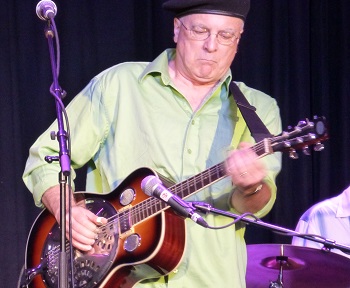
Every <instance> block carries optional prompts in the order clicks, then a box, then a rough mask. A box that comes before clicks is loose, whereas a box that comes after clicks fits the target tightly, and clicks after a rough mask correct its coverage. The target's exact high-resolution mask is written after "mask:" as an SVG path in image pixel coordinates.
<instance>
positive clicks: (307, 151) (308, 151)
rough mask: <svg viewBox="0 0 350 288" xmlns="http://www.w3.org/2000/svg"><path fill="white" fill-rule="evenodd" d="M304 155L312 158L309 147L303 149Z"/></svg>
mask: <svg viewBox="0 0 350 288" xmlns="http://www.w3.org/2000/svg"><path fill="white" fill-rule="evenodd" d="M303 153H304V155H306V156H310V154H311V153H310V148H309V146H305V147H303Z"/></svg>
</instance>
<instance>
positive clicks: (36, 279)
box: [22, 168, 186, 288]
mask: <svg viewBox="0 0 350 288" xmlns="http://www.w3.org/2000/svg"><path fill="white" fill-rule="evenodd" d="M152 174H153V175H154V174H155V173H154V172H153V171H152V170H151V169H148V168H140V169H138V170H136V171H134V172H133V173H132V174H130V175H129V176H128V177H127V178H126V179H125V180H124V181H123V182H122V183H121V184H120V185H119V186H118V187H117V188H116V189H115V190H114V191H112V192H111V193H109V194H107V195H97V194H85V204H86V207H87V209H89V210H91V211H92V212H93V213H95V214H96V215H99V216H103V217H106V218H107V219H109V221H108V223H107V225H104V227H102V228H100V232H99V233H98V239H97V240H96V242H95V244H94V246H93V250H94V252H93V253H90V254H86V253H85V254H84V253H82V252H80V251H79V250H74V251H73V258H74V268H73V270H74V273H73V275H74V283H75V286H74V287H84V288H91V287H106V288H108V287H132V286H133V285H134V284H135V283H137V282H140V281H141V280H143V279H147V278H158V277H160V276H163V275H166V274H168V273H169V272H171V271H172V270H174V269H175V268H176V267H177V265H178V264H179V262H180V260H181V258H182V255H183V251H184V248H185V236H186V235H185V221H184V219H183V218H181V217H179V216H177V215H176V214H174V213H173V212H172V210H169V209H165V211H162V210H160V211H159V212H158V213H155V214H152V213H151V214H152V215H151V216H150V217H144V215H143V210H144V208H142V210H141V209H138V208H137V207H138V205H139V204H140V203H141V204H143V205H144V204H145V203H146V204H147V203H148V202H150V201H153V200H156V199H152V198H149V196H147V195H146V194H145V193H143V191H142V189H141V181H142V180H143V179H144V178H145V177H147V176H149V175H152ZM97 196H98V197H97ZM145 201H146V202H145ZM147 201H148V202H147ZM156 201H157V202H159V200H156ZM150 203H152V202H150ZM141 218H142V221H139V219H141ZM134 223H136V224H134ZM67 244H68V242H67ZM67 249H68V246H67ZM59 250H60V229H59V226H58V225H57V222H56V220H55V218H54V217H53V216H52V215H51V213H50V212H49V211H48V210H43V211H42V212H41V213H40V215H39V216H38V217H37V219H36V220H35V222H34V224H33V226H32V229H31V231H30V234H29V237H28V240H27V247H26V260H25V266H26V267H25V268H26V271H27V272H26V273H27V276H26V282H30V283H25V284H26V285H22V287H30V288H44V287H50V288H56V287H57V288H58V287H59V284H58V280H59V279H58V275H59V274H58V268H57V267H59ZM67 262H69V261H67ZM67 264H69V263H67ZM68 266H69V265H68ZM69 267H70V266H69ZM68 269H69V268H68ZM70 270H71V269H69V271H70ZM69 278H70V277H69ZM69 282H71V280H70V279H69ZM70 286H71V285H70Z"/></svg>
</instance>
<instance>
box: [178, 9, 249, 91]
mask: <svg viewBox="0 0 350 288" xmlns="http://www.w3.org/2000/svg"><path fill="white" fill-rule="evenodd" d="M181 22H182V23H181ZM243 26H244V23H243V21H242V20H241V19H239V18H235V17H229V16H222V15H214V14H192V15H187V16H184V17H182V18H181V19H176V18H175V20H174V41H175V43H177V53H176V59H175V63H176V70H177V71H178V72H179V73H181V74H182V75H183V76H184V77H185V78H187V79H188V80H190V81H192V82H195V83H197V84H204V83H206V84H211V83H216V82H217V81H218V80H219V79H220V78H221V77H222V76H223V75H224V74H225V73H226V72H227V70H228V69H229V67H230V65H231V63H232V61H233V59H234V57H235V55H236V52H237V46H238V42H239V39H238V38H240V35H241V33H242V32H243ZM185 27H186V28H187V29H186V28H185ZM190 30H192V31H190ZM202 32H203V33H205V34H206V35H208V34H209V33H210V36H209V37H208V38H207V39H205V40H197V39H195V37H196V35H200V34H201V33H202ZM218 33H219V34H220V35H217V34H218ZM194 34H196V35H194ZM226 35H228V36H230V35H234V36H235V37H233V38H232V42H230V43H229V44H228V45H223V44H220V40H222V39H223V37H222V36H226ZM219 37H220V38H221V39H218V38H219ZM202 38H203V37H202ZM221 42H223V41H221ZM226 44H227V43H226Z"/></svg>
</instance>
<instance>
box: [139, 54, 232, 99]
mask: <svg viewBox="0 0 350 288" xmlns="http://www.w3.org/2000/svg"><path fill="white" fill-rule="evenodd" d="M175 54H176V50H175V49H174V48H170V49H166V50H165V51H164V52H163V53H161V54H160V55H159V56H158V57H157V58H156V59H154V60H153V61H152V62H150V63H149V64H148V65H147V66H146V68H145V70H144V71H143V72H142V73H141V75H140V77H139V81H140V83H142V82H143V81H144V80H145V78H146V76H148V75H151V74H158V75H160V77H161V80H162V82H163V84H164V85H169V84H170V82H171V79H170V75H169V70H168V63H169V61H170V60H172V59H174V58H175ZM231 80H232V73H231V70H230V69H229V70H228V71H227V72H226V74H225V75H224V77H222V80H221V81H220V82H221V83H223V84H224V85H225V86H226V90H229V84H230V82H231ZM228 95H229V94H227V96H228Z"/></svg>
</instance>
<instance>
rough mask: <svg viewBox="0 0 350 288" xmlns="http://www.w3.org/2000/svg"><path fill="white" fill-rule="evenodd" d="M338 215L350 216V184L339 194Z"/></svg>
mask: <svg viewBox="0 0 350 288" xmlns="http://www.w3.org/2000/svg"><path fill="white" fill-rule="evenodd" d="M337 217H350V186H349V187H348V188H347V189H346V190H344V191H343V193H341V194H340V195H339V205H338V209H337Z"/></svg>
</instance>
